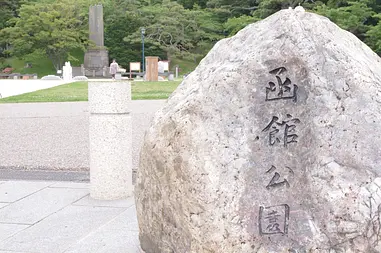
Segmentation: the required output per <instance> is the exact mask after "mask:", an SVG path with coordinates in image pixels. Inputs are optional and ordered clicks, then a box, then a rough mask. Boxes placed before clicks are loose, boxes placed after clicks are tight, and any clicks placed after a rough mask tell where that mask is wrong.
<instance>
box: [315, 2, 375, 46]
mask: <svg viewBox="0 0 381 253" xmlns="http://www.w3.org/2000/svg"><path fill="white" fill-rule="evenodd" d="M369 3H370V1H369V0H359V1H348V2H344V1H328V3H327V5H326V4H323V5H320V6H317V7H316V9H315V10H316V12H317V13H318V14H320V15H324V16H326V17H328V18H329V19H330V20H331V21H332V22H334V23H336V24H337V25H338V26H340V27H341V28H343V29H345V30H347V31H349V32H351V33H353V34H354V35H356V36H357V37H358V38H359V39H361V40H363V41H364V40H365V38H366V33H367V32H368V30H369V29H370V23H369V22H370V20H371V18H372V16H373V15H374V14H375V13H374V11H373V10H372V9H371V8H370V7H369V6H368V4H369ZM337 6H340V7H337Z"/></svg>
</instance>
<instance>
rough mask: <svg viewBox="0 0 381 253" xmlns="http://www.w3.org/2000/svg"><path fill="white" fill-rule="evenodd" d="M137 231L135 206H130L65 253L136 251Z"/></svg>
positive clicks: (135, 252) (137, 242)
mask: <svg viewBox="0 0 381 253" xmlns="http://www.w3.org/2000/svg"><path fill="white" fill-rule="evenodd" d="M139 244H140V243H139V231H138V224H137V219H136V211H135V207H134V206H133V207H130V208H128V209H127V210H126V211H124V212H123V213H122V214H120V215H119V216H118V217H116V218H115V219H113V220H112V221H110V222H109V223H107V224H106V225H104V226H102V227H100V228H99V229H97V230H95V231H94V232H92V233H91V234H90V235H89V236H87V237H85V238H83V239H82V240H81V241H80V242H78V244H76V245H75V246H73V247H71V248H69V249H68V250H67V251H64V252H65V253H78V252H81V253H94V252H97V253H108V252H128V253H138V252H140V250H139Z"/></svg>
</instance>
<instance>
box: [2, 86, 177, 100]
mask: <svg viewBox="0 0 381 253" xmlns="http://www.w3.org/2000/svg"><path fill="white" fill-rule="evenodd" d="M180 82H181V81H172V82H133V83H132V85H131V90H132V99H134V100H143V99H167V98H168V97H169V96H170V95H171V93H172V92H173V91H174V90H175V89H176V88H177V86H178V85H179V84H180ZM87 100H88V97H87V82H75V83H70V84H64V85H60V86H56V87H53V88H49V89H45V90H39V91H35V92H30V93H25V94H21V95H17V96H12V97H7V98H3V99H0V103H38V102H74V101H87Z"/></svg>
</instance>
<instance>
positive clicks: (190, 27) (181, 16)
mask: <svg viewBox="0 0 381 253" xmlns="http://www.w3.org/2000/svg"><path fill="white" fill-rule="evenodd" d="M129 15H132V16H135V17H137V19H139V20H140V24H142V25H143V24H144V27H145V30H146V34H145V39H146V42H147V43H148V48H150V47H156V48H159V49H161V50H163V51H164V52H165V53H166V54H167V59H170V58H171V57H172V56H177V57H193V58H194V57H197V53H195V50H196V49H197V48H198V47H199V46H204V45H205V42H209V43H210V44H211V43H213V42H215V41H217V40H219V39H220V38H222V35H221V30H222V25H221V24H220V23H219V22H218V19H217V18H216V17H215V16H214V15H213V14H212V13H211V12H208V11H207V10H201V9H199V8H195V9H192V10H188V9H185V8H184V7H183V6H182V5H180V4H178V3H176V2H171V1H169V0H164V1H163V3H162V4H156V5H148V6H143V7H142V8H140V9H139V10H135V11H134V12H132V13H131V14H129ZM125 41H126V42H129V43H139V42H140V41H141V33H140V30H136V31H135V32H134V33H133V34H131V35H129V36H126V38H125Z"/></svg>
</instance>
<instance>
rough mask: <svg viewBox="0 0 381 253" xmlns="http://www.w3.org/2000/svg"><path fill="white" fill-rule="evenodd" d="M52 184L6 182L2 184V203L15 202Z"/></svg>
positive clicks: (0, 195)
mask: <svg viewBox="0 0 381 253" xmlns="http://www.w3.org/2000/svg"><path fill="white" fill-rule="evenodd" d="M51 184H52V182H26V181H6V182H4V183H2V184H0V202H15V201H17V200H19V199H22V198H24V197H26V196H28V195H30V194H32V193H35V192H37V191H39V190H41V189H43V188H45V187H48V186H49V185H51Z"/></svg>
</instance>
